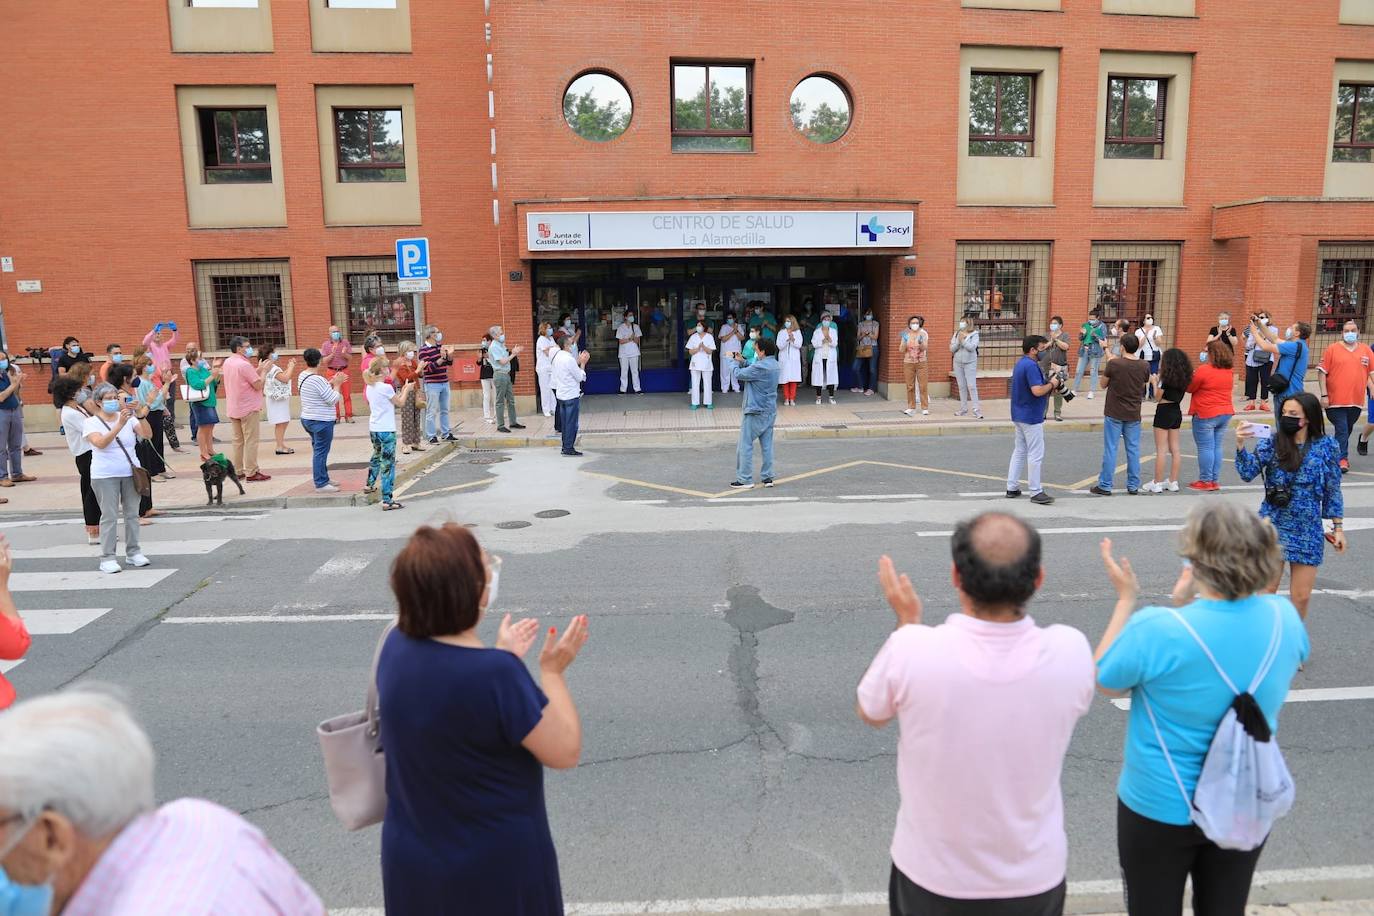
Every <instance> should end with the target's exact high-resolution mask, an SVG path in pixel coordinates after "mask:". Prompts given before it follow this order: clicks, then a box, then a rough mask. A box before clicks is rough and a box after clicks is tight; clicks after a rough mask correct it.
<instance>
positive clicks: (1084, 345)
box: [1073, 309, 1107, 400]
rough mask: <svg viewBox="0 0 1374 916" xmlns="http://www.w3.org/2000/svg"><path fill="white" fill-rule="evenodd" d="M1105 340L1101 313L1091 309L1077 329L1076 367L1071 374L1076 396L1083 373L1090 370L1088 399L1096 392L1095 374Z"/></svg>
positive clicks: (1080, 385)
mask: <svg viewBox="0 0 1374 916" xmlns="http://www.w3.org/2000/svg"><path fill="white" fill-rule="evenodd" d="M1106 338H1107V328H1106V326H1105V325H1103V324H1102V313H1101V312H1099V311H1098V310H1097V309H1093V310H1092V311H1091V312H1090V313H1089V314H1088V320H1087V321H1085V322H1083V326H1082V327H1081V328H1079V329H1078V367H1077V368H1076V369H1075V370H1074V373H1073V393H1074V394H1078V393H1079V390H1080V389H1081V388H1082V387H1083V372H1084V370H1085V369H1091V370H1092V372H1091V376H1090V380H1089V382H1088V399H1089V400H1092V397H1093V392H1095V391H1096V390H1097V373H1098V369H1099V368H1100V367H1101V365H1102V352H1103V351H1102V342H1103V341H1104V340H1106Z"/></svg>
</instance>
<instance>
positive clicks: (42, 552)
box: [12, 538, 229, 560]
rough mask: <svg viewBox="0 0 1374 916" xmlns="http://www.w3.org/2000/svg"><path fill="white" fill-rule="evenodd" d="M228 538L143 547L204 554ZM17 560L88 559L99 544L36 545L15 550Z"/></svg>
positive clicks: (158, 552) (161, 553) (160, 553)
mask: <svg viewBox="0 0 1374 916" xmlns="http://www.w3.org/2000/svg"><path fill="white" fill-rule="evenodd" d="M228 543H229V540H228V538H210V539H207V540H200V541H148V540H145V541H143V542H142V544H143V549H144V550H146V551H147V552H148V553H150V554H152V555H153V556H155V557H182V556H202V555H204V554H207V553H210V552H212V551H214V550H216V549H218V548H220V547H223V546H224V545H225V544H228ZM12 555H13V556H14V558H15V559H16V560H88V559H90V558H91V557H98V556H100V545H99V544H90V545H88V544H59V545H57V546H56V547H36V548H33V549H31V550H15V551H12Z"/></svg>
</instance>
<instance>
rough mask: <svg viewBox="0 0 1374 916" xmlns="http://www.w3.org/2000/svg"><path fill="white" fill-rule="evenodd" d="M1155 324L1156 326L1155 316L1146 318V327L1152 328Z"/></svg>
mask: <svg viewBox="0 0 1374 916" xmlns="http://www.w3.org/2000/svg"><path fill="white" fill-rule="evenodd" d="M1154 326H1155V320H1154V319H1153V318H1146V319H1145V327H1147V328H1152V327H1154Z"/></svg>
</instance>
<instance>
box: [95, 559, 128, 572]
mask: <svg viewBox="0 0 1374 916" xmlns="http://www.w3.org/2000/svg"><path fill="white" fill-rule="evenodd" d="M100 571H101V572H103V573H117V572H123V571H124V567H122V566H120V565H119V561H118V560H101V561H100Z"/></svg>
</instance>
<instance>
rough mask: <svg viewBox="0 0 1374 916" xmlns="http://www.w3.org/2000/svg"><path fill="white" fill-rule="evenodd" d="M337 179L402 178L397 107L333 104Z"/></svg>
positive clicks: (401, 138)
mask: <svg viewBox="0 0 1374 916" xmlns="http://www.w3.org/2000/svg"><path fill="white" fill-rule="evenodd" d="M334 143H335V146H336V149H337V151H338V157H339V160H338V161H339V180H340V181H405V180H406V152H405V136H404V133H403V131H402V129H401V109H399V108H335V109H334Z"/></svg>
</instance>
